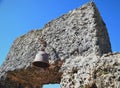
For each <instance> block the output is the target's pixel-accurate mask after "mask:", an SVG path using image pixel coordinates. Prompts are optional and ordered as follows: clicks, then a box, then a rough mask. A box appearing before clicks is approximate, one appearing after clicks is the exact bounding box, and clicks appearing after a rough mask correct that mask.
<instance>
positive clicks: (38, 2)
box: [0, 0, 120, 88]
mask: <svg viewBox="0 0 120 88" xmlns="http://www.w3.org/2000/svg"><path fill="white" fill-rule="evenodd" d="M94 1H95V3H96V5H97V7H98V9H99V11H100V13H101V16H102V18H103V20H104V21H105V23H106V26H107V28H108V32H109V36H110V41H111V45H112V50H113V51H114V52H116V51H120V47H119V46H120V40H119V39H120V0H115V1H113V0H94ZM86 2H89V0H0V40H1V41H0V65H1V64H2V63H3V61H4V59H5V57H6V55H7V53H8V52H9V49H10V47H11V45H12V44H13V41H14V40H15V39H16V38H17V37H19V36H21V35H23V34H25V33H27V32H28V31H30V30H33V29H38V28H42V27H43V26H44V25H45V24H46V23H47V22H49V21H51V20H53V19H55V18H57V17H59V16H61V15H62V14H65V13H67V12H69V11H70V10H73V9H75V8H78V7H80V6H81V5H83V4H84V3H86ZM46 88H48V87H46ZM54 88H55V87H54ZM56 88H57V87H56Z"/></svg>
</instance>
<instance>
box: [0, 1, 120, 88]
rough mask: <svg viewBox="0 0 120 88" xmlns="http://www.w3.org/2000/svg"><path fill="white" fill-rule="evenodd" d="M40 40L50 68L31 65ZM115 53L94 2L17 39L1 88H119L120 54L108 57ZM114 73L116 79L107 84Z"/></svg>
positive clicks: (1, 76) (0, 76) (4, 67)
mask: <svg viewBox="0 0 120 88" xmlns="http://www.w3.org/2000/svg"><path fill="white" fill-rule="evenodd" d="M40 39H42V40H44V41H46V42H47V47H46V53H48V55H49V62H50V64H51V65H50V67H49V68H46V69H42V68H36V67H33V66H32V65H31V63H32V61H33V59H34V58H35V55H36V53H37V52H38V51H39V50H40V48H41V47H42V42H41V41H40ZM111 52H112V51H111V45H110V41H109V36H108V33H107V29H106V26H105V23H104V22H103V20H102V18H101V16H100V14H99V12H98V10H97V8H96V6H95V4H94V3H93V2H90V3H87V4H85V5H83V6H82V7H80V8H77V9H75V10H73V11H70V12H69V13H67V14H65V15H63V16H61V17H59V18H57V19H55V20H53V21H51V22H49V23H48V24H46V25H45V27H44V28H43V29H39V30H32V31H31V32H29V33H27V34H25V35H23V36H21V37H19V38H17V39H16V40H15V41H14V43H13V45H12V47H11V49H10V52H9V53H8V55H7V57H6V61H5V62H4V63H3V65H2V66H1V68H0V73H1V74H0V88H40V87H42V85H43V84H48V83H60V84H61V87H62V88H84V87H85V88H96V87H97V88H103V87H102V85H104V86H105V87H104V88H108V87H106V86H107V85H108V86H110V87H112V88H119V86H120V83H119V80H120V75H119V66H120V64H119V62H120V61H119V57H120V55H119V54H113V55H112V54H111V55H108V53H111ZM104 54H106V56H105V55H104ZM109 58H110V59H109ZM106 63H109V64H108V65H107V64H106ZM113 63H117V65H118V66H116V65H114V64H113ZM101 66H103V67H101ZM109 66H111V67H109ZM99 69H100V70H99ZM106 69H107V70H106ZM109 69H112V70H110V71H108V70H109ZM104 70H105V71H104ZM114 70H117V72H115V73H114ZM101 72H102V73H101ZM100 73H101V74H100ZM113 73H114V74H113ZM99 74H100V75H99ZM104 74H105V75H106V76H105V77H103V76H104ZM111 74H112V76H114V78H113V79H112V80H111V81H107V79H109V78H110V77H111ZM102 80H104V83H103V82H100V81H102ZM114 80H115V81H114ZM111 82H112V83H111Z"/></svg>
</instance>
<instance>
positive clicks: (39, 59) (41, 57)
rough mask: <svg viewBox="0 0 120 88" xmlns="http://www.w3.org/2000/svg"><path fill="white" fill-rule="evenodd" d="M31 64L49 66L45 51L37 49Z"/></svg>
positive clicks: (42, 66)
mask: <svg viewBox="0 0 120 88" xmlns="http://www.w3.org/2000/svg"><path fill="white" fill-rule="evenodd" d="M32 64H33V66H36V67H41V68H46V67H49V66H50V65H49V61H48V54H47V53H45V51H39V52H38V53H37V54H36V57H35V59H34V61H33V63H32Z"/></svg>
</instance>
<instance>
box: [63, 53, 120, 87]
mask: <svg viewBox="0 0 120 88" xmlns="http://www.w3.org/2000/svg"><path fill="white" fill-rule="evenodd" d="M63 67H67V69H65V70H64V72H63V75H62V77H63V78H62V80H61V87H62V88H119V87H120V80H119V77H120V71H119V70H120V53H109V54H105V55H103V56H102V57H99V56H88V57H83V56H78V57H76V58H74V59H72V58H71V59H69V60H67V61H66V62H65V63H64V65H63ZM93 86H94V87H93ZM95 86H96V87H95Z"/></svg>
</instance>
